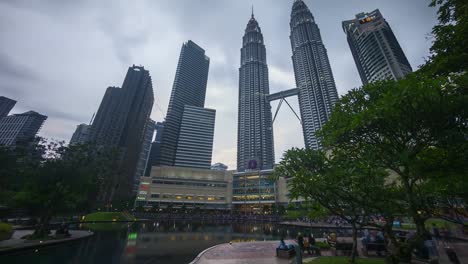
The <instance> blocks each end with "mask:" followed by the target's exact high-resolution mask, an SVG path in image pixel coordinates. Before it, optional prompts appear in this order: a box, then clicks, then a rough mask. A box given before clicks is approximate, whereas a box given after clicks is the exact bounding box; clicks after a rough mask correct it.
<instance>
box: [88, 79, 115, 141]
mask: <svg viewBox="0 0 468 264" xmlns="http://www.w3.org/2000/svg"><path fill="white" fill-rule="evenodd" d="M121 91H122V89H120V88H119V87H114V86H112V87H108V88H107V89H106V92H105V93H104V97H103V98H102V101H101V104H100V105H99V109H98V111H97V113H96V116H95V118H94V120H93V124H92V125H91V127H90V128H89V140H90V141H92V142H94V143H96V144H98V145H107V146H117V145H118V143H119V140H120V133H118V127H117V122H116V121H117V120H118V115H119V112H118V111H117V105H118V104H119V101H120V94H121Z"/></svg>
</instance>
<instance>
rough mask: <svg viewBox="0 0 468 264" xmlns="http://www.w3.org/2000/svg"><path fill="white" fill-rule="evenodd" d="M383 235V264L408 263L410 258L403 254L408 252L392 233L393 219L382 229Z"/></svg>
mask: <svg viewBox="0 0 468 264" xmlns="http://www.w3.org/2000/svg"><path fill="white" fill-rule="evenodd" d="M383 230H384V233H385V263H387V264H398V263H400V262H408V263H409V262H410V261H411V256H409V257H408V255H407V254H405V252H408V250H409V249H407V248H406V247H407V246H406V244H404V243H403V244H402V243H400V242H399V241H398V240H397V239H396V237H395V233H394V232H393V218H389V220H388V221H387V223H386V224H385V226H384V227H383Z"/></svg>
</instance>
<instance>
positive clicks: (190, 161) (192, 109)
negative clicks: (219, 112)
mask: <svg viewBox="0 0 468 264" xmlns="http://www.w3.org/2000/svg"><path fill="white" fill-rule="evenodd" d="M215 116H216V111H215V110H213V109H207V108H202V107H196V106H191V105H185V107H184V112H183V115H182V122H181V126H180V132H179V140H178V142H177V151H176V159H175V163H174V166H177V167H188V168H199V169H210V167H211V153H212V151H213V136H214V126H215Z"/></svg>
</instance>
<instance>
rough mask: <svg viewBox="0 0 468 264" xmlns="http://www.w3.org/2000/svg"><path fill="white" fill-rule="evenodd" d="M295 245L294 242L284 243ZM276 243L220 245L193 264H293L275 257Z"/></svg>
mask: <svg viewBox="0 0 468 264" xmlns="http://www.w3.org/2000/svg"><path fill="white" fill-rule="evenodd" d="M285 242H286V243H287V244H295V242H294V241H291V240H288V241H285ZM278 244H279V242H278V241H263V242H245V243H232V244H221V245H218V246H215V247H213V248H211V249H209V250H207V251H206V252H204V253H203V254H202V255H201V256H200V258H199V259H198V260H197V261H195V262H193V263H196V264H212V263H219V264H254V263H255V264H264V263H265V264H266V263H273V264H274V263H277V264H287V263H293V262H294V259H295V258H293V259H290V260H287V259H280V258H277V257H276V247H277V246H278Z"/></svg>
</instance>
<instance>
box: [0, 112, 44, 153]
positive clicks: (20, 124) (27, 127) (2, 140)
mask: <svg viewBox="0 0 468 264" xmlns="http://www.w3.org/2000/svg"><path fill="white" fill-rule="evenodd" d="M46 119H47V116H45V115H41V114H39V113H37V112H34V111H28V112H26V113H22V114H15V115H10V116H7V117H3V118H1V119H0V145H6V146H12V145H16V144H17V143H20V142H21V143H29V142H33V141H34V138H35V137H36V134H37V132H39V129H41V127H42V124H44V121H45V120H46Z"/></svg>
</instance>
